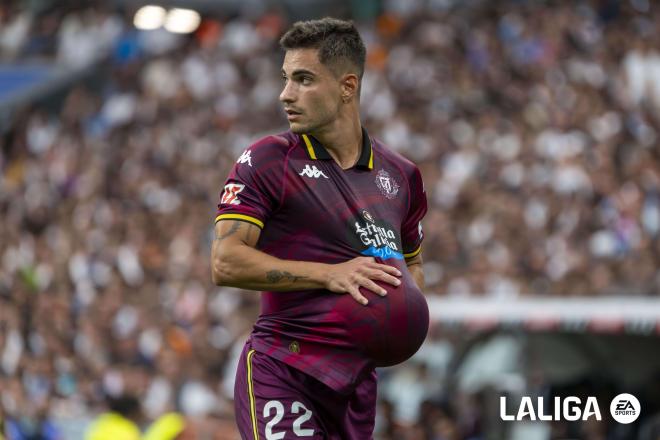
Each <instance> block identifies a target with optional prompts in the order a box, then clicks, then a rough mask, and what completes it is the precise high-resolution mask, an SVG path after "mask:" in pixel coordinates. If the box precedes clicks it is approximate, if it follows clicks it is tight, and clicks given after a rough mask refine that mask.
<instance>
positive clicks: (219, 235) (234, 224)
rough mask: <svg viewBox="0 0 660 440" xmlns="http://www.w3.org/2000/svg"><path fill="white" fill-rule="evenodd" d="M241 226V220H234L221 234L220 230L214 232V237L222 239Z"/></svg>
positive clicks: (232, 233)
mask: <svg viewBox="0 0 660 440" xmlns="http://www.w3.org/2000/svg"><path fill="white" fill-rule="evenodd" d="M240 228H241V222H234V223H232V225H231V228H229V230H228V231H227V232H225V233H224V235H223V234H221V233H220V232H216V234H215V239H216V240H218V241H222V240H224V239H225V238H227V237H229V236H230V235H234V234H235V233H236V232H237V231H238V230H239V229H240Z"/></svg>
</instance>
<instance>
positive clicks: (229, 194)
mask: <svg viewBox="0 0 660 440" xmlns="http://www.w3.org/2000/svg"><path fill="white" fill-rule="evenodd" d="M244 188H245V185H243V184H242V183H228V184H226V185H225V191H224V192H223V193H222V197H221V198H220V204H222V205H240V204H241V201H240V200H239V198H238V193H240V192H241V191H243V189H244Z"/></svg>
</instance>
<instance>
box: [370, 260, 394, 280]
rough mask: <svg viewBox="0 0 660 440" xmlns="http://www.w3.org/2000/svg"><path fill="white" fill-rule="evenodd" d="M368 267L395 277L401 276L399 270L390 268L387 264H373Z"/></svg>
mask: <svg viewBox="0 0 660 440" xmlns="http://www.w3.org/2000/svg"><path fill="white" fill-rule="evenodd" d="M370 266H371V267H373V268H374V269H379V270H382V271H383V272H385V273H389V274H390V275H394V276H396V277H400V276H401V271H400V270H399V269H397V268H396V267H394V266H390V265H388V264H379V263H373V264H372V265H370Z"/></svg>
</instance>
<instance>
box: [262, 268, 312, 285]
mask: <svg viewBox="0 0 660 440" xmlns="http://www.w3.org/2000/svg"><path fill="white" fill-rule="evenodd" d="M305 278H307V277H303V276H300V275H294V274H292V273H291V272H287V271H280V270H270V271H268V272H266V280H268V282H269V283H279V282H280V281H282V280H285V281H291V282H292V283H295V282H296V281H298V280H302V279H305Z"/></svg>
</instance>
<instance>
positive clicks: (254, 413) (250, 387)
mask: <svg viewBox="0 0 660 440" xmlns="http://www.w3.org/2000/svg"><path fill="white" fill-rule="evenodd" d="M254 353H255V350H254V349H252V350H250V351H249V352H248V355H247V383H248V395H249V396H250V419H252V431H253V433H254V440H259V428H258V427H257V404H256V402H255V400H254V386H253V385H252V356H253V355H254Z"/></svg>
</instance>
